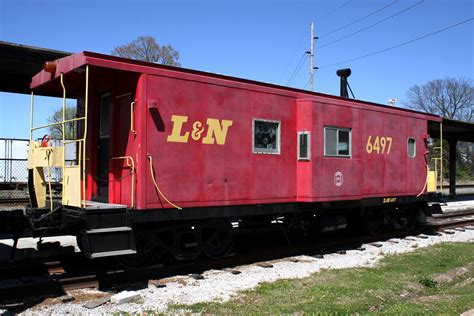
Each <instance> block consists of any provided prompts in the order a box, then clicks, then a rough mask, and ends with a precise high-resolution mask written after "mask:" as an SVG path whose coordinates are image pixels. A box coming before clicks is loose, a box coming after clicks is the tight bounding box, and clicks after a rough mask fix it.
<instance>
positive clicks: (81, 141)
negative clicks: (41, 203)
mask: <svg viewBox="0 0 474 316" xmlns="http://www.w3.org/2000/svg"><path fill="white" fill-rule="evenodd" d="M85 81H86V82H85V96H84V116H82V117H75V118H72V119H67V120H66V92H67V91H66V86H65V84H64V75H63V74H62V73H61V74H60V83H61V87H62V90H63V93H62V98H63V100H62V120H61V122H56V123H52V124H46V125H41V126H37V127H34V126H33V121H34V93H33V92H31V105H30V142H31V141H33V132H34V131H36V130H39V129H44V128H48V127H53V126H61V132H62V154H63V155H62V157H63V161H62V169H63V170H64V169H65V168H66V155H65V150H66V149H65V145H66V144H71V143H78V155H77V156H78V159H77V161H78V165H79V168H80V169H82V172H81V173H82V190H80V191H82V198H81V205H82V207H84V208H85V207H86V181H87V179H86V139H87V121H88V117H87V115H88V108H89V65H86V75H85ZM77 121H83V122H84V133H83V136H82V138H78V139H72V140H66V134H65V124H67V123H72V122H77ZM48 169H49V168H48ZM48 182H50V179H49V180H48ZM64 185H65V181H64V180H63V192H64V189H65V188H64ZM78 194H79V195H81V192H78ZM50 201H51V196H50Z"/></svg>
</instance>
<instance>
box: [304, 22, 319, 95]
mask: <svg viewBox="0 0 474 316" xmlns="http://www.w3.org/2000/svg"><path fill="white" fill-rule="evenodd" d="M315 39H318V38H317V37H315V36H314V23H313V22H311V43H310V46H311V47H310V49H309V51H307V52H306V54H309V81H310V83H311V84H310V89H311V91H314V70H315V69H318V67H314V40H315ZM305 87H306V86H305Z"/></svg>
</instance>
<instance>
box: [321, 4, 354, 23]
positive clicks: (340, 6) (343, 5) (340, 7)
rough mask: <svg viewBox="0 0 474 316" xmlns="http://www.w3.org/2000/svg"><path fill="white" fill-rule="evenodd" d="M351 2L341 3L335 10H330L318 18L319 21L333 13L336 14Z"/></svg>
mask: <svg viewBox="0 0 474 316" xmlns="http://www.w3.org/2000/svg"><path fill="white" fill-rule="evenodd" d="M351 2H352V0H347V1H346V2H343V3H342V4H341V5H339V6H338V7H337V8H335V9H334V10H332V11H329V12H328V13H327V14H326V15H324V16H323V17H322V18H320V20H322V19H325V18H327V17H328V16H330V15H331V14H333V13H334V12H336V11H337V10H339V9H342V8H344V7H345V6H346V5H348V4H349V3H351Z"/></svg>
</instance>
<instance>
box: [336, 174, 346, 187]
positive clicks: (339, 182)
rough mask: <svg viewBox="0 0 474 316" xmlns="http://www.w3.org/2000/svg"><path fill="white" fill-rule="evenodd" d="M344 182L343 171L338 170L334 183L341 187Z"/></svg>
mask: <svg viewBox="0 0 474 316" xmlns="http://www.w3.org/2000/svg"><path fill="white" fill-rule="evenodd" d="M343 182H344V176H343V175H342V172H340V171H338V172H336V173H335V174H334V184H335V185H336V186H337V187H340V186H341V185H342V183H343Z"/></svg>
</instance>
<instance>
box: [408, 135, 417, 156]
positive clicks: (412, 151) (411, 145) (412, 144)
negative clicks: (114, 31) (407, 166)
mask: <svg viewBox="0 0 474 316" xmlns="http://www.w3.org/2000/svg"><path fill="white" fill-rule="evenodd" d="M407 153H408V157H410V158H414V157H415V156H416V141H415V139H414V138H412V137H410V138H408V142H407Z"/></svg>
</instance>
